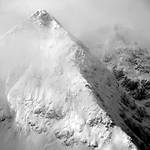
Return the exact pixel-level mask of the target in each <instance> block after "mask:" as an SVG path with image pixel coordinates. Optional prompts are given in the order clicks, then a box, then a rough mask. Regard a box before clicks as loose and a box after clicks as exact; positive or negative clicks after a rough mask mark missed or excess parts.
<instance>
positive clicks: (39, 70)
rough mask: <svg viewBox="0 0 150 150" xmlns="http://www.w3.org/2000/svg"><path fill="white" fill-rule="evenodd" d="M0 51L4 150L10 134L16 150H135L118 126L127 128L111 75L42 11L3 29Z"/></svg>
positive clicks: (2, 143) (0, 135) (118, 94)
mask: <svg viewBox="0 0 150 150" xmlns="http://www.w3.org/2000/svg"><path fill="white" fill-rule="evenodd" d="M0 51H1V54H2V55H1V61H2V63H1V65H0V69H1V71H2V73H1V74H0V75H1V78H2V79H3V82H4V85H5V86H4V87H5V88H4V91H3V94H4V95H5V97H6V100H7V101H8V103H9V106H10V116H12V117H10V118H11V119H9V121H10V127H9V129H10V130H7V128H6V129H5V130H4V126H3V125H2V124H0V125H1V129H2V130H3V131H6V133H7V134H6V138H5V139H4V140H2V142H1V143H0V144H1V145H2V147H3V149H4V150H6V149H11V148H9V146H10V147H11V145H12V142H11V138H12V137H14V136H15V137H14V138H13V140H14V141H15V142H13V145H15V146H14V147H15V148H16V149H18V150H20V149H24V150H30V149H36V150H41V149H42V150H51V149H56V150H59V149H60V150H63V149H71V150H75V149H78V150H81V149H83V150H84V149H86V150H87V149H99V150H108V149H109V150H123V149H124V150H131V149H132V150H133V149H136V147H135V146H134V145H133V143H132V142H131V139H130V138H129V137H128V136H127V135H126V133H124V132H123V131H122V129H121V128H120V127H118V126H120V125H123V127H124V129H127V130H130V128H128V126H126V124H125V123H124V120H123V119H122V117H121V116H120V115H119V112H120V110H119V109H120V103H119V102H120V100H121V90H119V87H118V84H117V82H116V80H115V78H114V76H113V75H112V74H111V73H110V72H109V71H108V70H107V69H106V68H105V67H104V66H103V65H102V64H101V63H100V61H99V60H98V59H96V58H95V57H94V56H92V55H91V54H90V52H89V50H88V49H87V48H86V47H84V46H83V45H82V44H81V43H80V42H79V41H77V40H76V39H75V38H74V37H73V36H72V35H70V34H69V33H68V32H66V31H65V30H64V29H63V27H62V26H61V25H60V24H59V23H58V22H57V21H56V20H55V19H54V18H53V17H52V16H50V15H49V14H48V13H47V12H46V11H38V12H37V13H35V14H34V15H33V16H32V17H31V18H30V19H29V20H28V21H25V22H24V23H23V24H22V25H21V26H19V27H16V28H15V29H13V30H12V31H10V32H8V33H7V34H6V35H5V37H4V38H3V39H2V41H1V45H0ZM14 54H15V56H14ZM5 56H7V58H8V60H5V59H3V58H6V57H5ZM6 104H7V103H6ZM6 114H7V113H6ZM117 125H118V126H117ZM121 127H122V126H121ZM3 131H1V130H0V138H1V137H2V136H3V135H4V132H3ZM137 139H138V137H137ZM16 141H17V142H16ZM18 142H19V143H20V144H18ZM6 143H8V145H9V146H8V147H7V146H6ZM16 143H17V144H16ZM136 144H137V143H136ZM1 145H0V146H1ZM15 148H14V149H15Z"/></svg>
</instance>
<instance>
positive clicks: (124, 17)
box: [0, 0, 150, 150]
mask: <svg viewBox="0 0 150 150" xmlns="http://www.w3.org/2000/svg"><path fill="white" fill-rule="evenodd" d="M40 9H46V10H47V11H48V12H49V13H50V14H51V15H52V16H54V17H55V18H56V19H57V20H58V21H59V22H60V23H61V24H62V26H63V27H64V28H65V29H66V30H67V31H69V32H70V33H71V34H73V35H74V36H75V37H76V38H77V39H79V40H80V41H82V42H83V43H84V44H85V45H86V46H87V47H89V49H90V51H91V52H92V53H93V54H95V55H98V57H100V56H101V55H103V54H104V53H105V44H106V43H107V42H108V41H109V39H111V38H112V36H113V35H114V34H115V33H116V30H115V27H116V26H119V30H118V31H119V33H120V34H123V35H124V36H125V38H126V39H127V40H129V41H131V42H133V43H134V42H138V43H139V44H140V45H142V46H143V47H146V48H150V42H149V39H150V20H149V16H150V2H149V0H142V1H141V0H111V1H110V0H11V1H9V0H0V22H1V24H0V38H1V42H0V70H1V72H0V80H4V81H6V80H7V76H8V74H9V73H10V72H11V71H12V70H19V69H20V68H21V67H22V66H25V67H26V66H27V67H28V66H30V64H32V63H34V62H35V63H37V62H38V63H37V65H39V64H40V57H41V55H40V45H39V43H40V42H39V41H40V37H41V36H43V35H41V32H38V31H37V30H35V29H34V28H33V27H32V26H30V27H29V28H28V29H29V30H28V31H26V30H24V32H23V33H22V32H21V34H17V35H15V34H14V35H13V36H12V34H11V36H9V34H10V33H11V32H10V31H9V30H12V28H13V27H14V26H16V25H17V24H20V23H22V22H24V21H25V20H26V19H28V18H29V17H30V16H31V15H32V14H33V13H34V12H36V11H37V10H40ZM5 37H6V38H5ZM4 38H5V40H3V39H4ZM8 41H9V45H7V42H8ZM3 45H4V47H3ZM19 66H20V68H19ZM19 71H20V73H22V72H23V71H24V70H19ZM6 82H7V81H6ZM4 84H5V83H4ZM12 84H13V83H12ZM0 86H1V87H3V86H5V85H2V84H1V85H0ZM0 105H1V103H0ZM0 138H2V137H0ZM22 141H23V140H22ZM22 141H21V144H19V145H18V147H17V148H16V147H15V148H12V147H11V146H12V143H10V144H8V147H6V148H3V149H4V150H5V149H11V150H12V149H14V150H15V149H20V147H21V146H22V145H23V144H24V143H23V142H22ZM35 141H36V140H35ZM5 142H7V139H6V141H5V140H4V141H2V144H5ZM15 142H16V141H15ZM35 143H36V142H35ZM14 145H15V144H14ZM33 146H35V144H33ZM35 147H36V146H35ZM36 148H37V147H36ZM36 148H35V149H36ZM28 149H29V148H28ZM30 149H32V144H31V148H30Z"/></svg>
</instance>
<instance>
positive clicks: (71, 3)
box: [0, 0, 150, 39]
mask: <svg viewBox="0 0 150 150" xmlns="http://www.w3.org/2000/svg"><path fill="white" fill-rule="evenodd" d="M37 9H46V10H47V11H49V12H50V13H51V14H52V15H53V16H55V18H57V20H59V22H61V23H62V24H63V25H64V26H65V28H66V29H67V30H68V31H70V32H71V33H72V34H74V35H75V36H77V37H79V38H80V37H84V36H85V35H88V34H90V33H94V32H95V33H97V32H96V31H97V30H99V29H100V28H101V27H104V26H107V25H108V26H112V25H114V24H122V25H124V26H127V27H130V28H132V29H134V30H135V31H136V32H137V34H139V35H140V34H143V35H144V36H145V37H147V39H149V38H150V1H149V0H0V35H2V34H4V33H5V32H6V31H7V30H8V29H10V28H11V27H12V26H14V25H16V24H18V23H19V22H22V21H23V20H25V19H26V18H28V17H29V16H30V15H31V14H32V13H33V12H35V11H36V10H37Z"/></svg>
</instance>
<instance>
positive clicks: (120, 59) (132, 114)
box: [104, 46, 150, 150]
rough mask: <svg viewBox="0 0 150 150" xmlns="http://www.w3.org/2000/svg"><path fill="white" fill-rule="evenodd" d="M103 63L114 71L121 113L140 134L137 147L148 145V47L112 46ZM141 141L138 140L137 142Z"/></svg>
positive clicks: (149, 83) (149, 60) (149, 93)
mask: <svg viewBox="0 0 150 150" xmlns="http://www.w3.org/2000/svg"><path fill="white" fill-rule="evenodd" d="M104 63H105V64H106V65H107V67H108V69H109V70H111V71H112V72H113V74H114V75H115V77H116V79H117V81H118V84H119V86H120V88H122V91H123V93H124V94H123V95H122V101H121V103H120V104H121V107H122V108H120V110H121V112H120V115H121V117H122V118H124V121H125V123H126V125H127V126H128V127H129V128H130V129H131V130H132V132H133V134H134V135H133V137H134V136H137V137H138V138H139V141H138V140H136V141H138V144H139V147H140V149H147V150H148V149H149V147H150V142H149V139H150V127H149V126H150V107H149V106H150V105H149V103H150V102H149V101H150V87H149V86H150V78H149V73H150V54H149V51H148V50H147V49H142V48H139V47H138V46H127V47H125V48H118V49H114V51H113V52H112V53H111V54H107V55H106V56H105V57H104ZM140 141H141V142H140Z"/></svg>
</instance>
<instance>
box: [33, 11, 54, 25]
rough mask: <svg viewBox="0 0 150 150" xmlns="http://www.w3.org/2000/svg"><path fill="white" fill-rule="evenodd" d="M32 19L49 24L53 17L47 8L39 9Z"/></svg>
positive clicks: (42, 23)
mask: <svg viewBox="0 0 150 150" xmlns="http://www.w3.org/2000/svg"><path fill="white" fill-rule="evenodd" d="M31 20H32V21H36V22H39V23H40V24H41V25H44V26H48V25H49V24H50V22H51V21H52V20H53V18H52V17H51V16H50V15H49V13H48V12H47V11H46V10H38V11H37V12H36V13H34V14H33V15H32V16H31Z"/></svg>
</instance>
